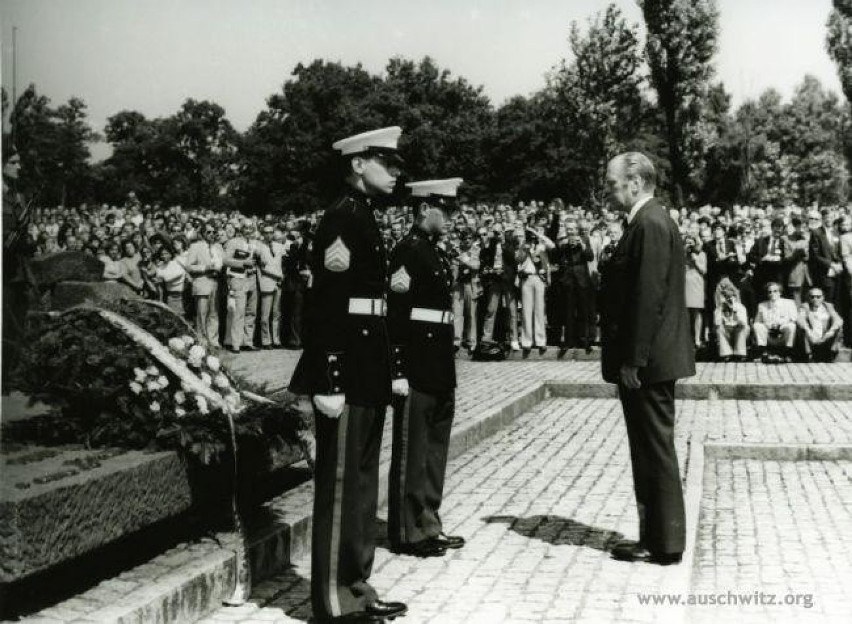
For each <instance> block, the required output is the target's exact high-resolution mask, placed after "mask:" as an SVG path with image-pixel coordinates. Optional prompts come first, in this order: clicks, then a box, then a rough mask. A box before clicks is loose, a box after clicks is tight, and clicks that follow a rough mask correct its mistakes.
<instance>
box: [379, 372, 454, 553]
mask: <svg viewBox="0 0 852 624" xmlns="http://www.w3.org/2000/svg"><path fill="white" fill-rule="evenodd" d="M455 405H456V400H455V392H452V391H451V392H450V393H448V394H445V395H442V396H436V395H432V394H426V393H424V392H420V391H418V390H415V389H414V388H411V389H410V390H409V394H408V396H407V397H394V402H393V408H394V409H393V446H392V452H391V468H390V479H389V485H388V539H389V540H390V543H391V545H392V546H394V547H398V546H400V545H403V544H414V543H416V542H420V541H422V540H425V539H428V538H430V537H435V536H437V535H438V534H440V533H441V532H442V531H443V527H442V525H441V517H440V516H439V515H438V509H439V508H440V507H441V500H442V499H443V496H444V477H445V474H446V469H447V452H448V449H449V446H450V430H451V429H452V426H453V416H454V415H455Z"/></svg>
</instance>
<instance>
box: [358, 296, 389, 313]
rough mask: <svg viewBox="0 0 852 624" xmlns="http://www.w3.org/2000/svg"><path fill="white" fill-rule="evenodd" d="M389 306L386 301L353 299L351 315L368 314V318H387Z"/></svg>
mask: <svg viewBox="0 0 852 624" xmlns="http://www.w3.org/2000/svg"><path fill="white" fill-rule="evenodd" d="M386 313H387V304H386V303H385V300H384V299H362V298H359V297H352V298H351V299H350V300H349V314H366V315H368V316H385V314H386Z"/></svg>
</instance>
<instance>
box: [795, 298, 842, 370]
mask: <svg viewBox="0 0 852 624" xmlns="http://www.w3.org/2000/svg"><path fill="white" fill-rule="evenodd" d="M799 327H801V329H802V337H803V343H804V348H805V353H806V354H807V356H808V360H809V361H814V362H833V361H834V359H835V358H836V357H837V352H838V350H839V349H840V340H841V329H842V328H843V319H842V318H840V315H839V314H838V313H837V311H836V310H835V309H834V306H833V305H832V304H831V303H829V302H827V301H826V300H825V294H824V293H823V291H822V289H821V288H817V287H813V288H811V289H810V290H809V291H808V298H807V302H806V303H804V304H803V305H802V307H801V308H799Z"/></svg>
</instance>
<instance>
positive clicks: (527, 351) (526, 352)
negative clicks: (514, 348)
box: [523, 347, 532, 359]
mask: <svg viewBox="0 0 852 624" xmlns="http://www.w3.org/2000/svg"><path fill="white" fill-rule="evenodd" d="M530 353H532V349H529V348H527V347H524V348H523V357H524V359H527V358H528V357H529V356H530Z"/></svg>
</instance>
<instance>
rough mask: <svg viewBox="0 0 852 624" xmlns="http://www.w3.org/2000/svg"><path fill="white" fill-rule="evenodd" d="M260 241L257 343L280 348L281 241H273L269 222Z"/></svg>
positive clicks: (283, 250) (263, 347)
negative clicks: (258, 337) (258, 328)
mask: <svg viewBox="0 0 852 624" xmlns="http://www.w3.org/2000/svg"><path fill="white" fill-rule="evenodd" d="M261 234H262V236H263V240H262V241H261V242H260V243H258V250H259V253H260V273H259V275H258V287H259V290H260V345H261V348H262V349H279V348H280V347H281V284H282V283H283V281H284V273H283V266H284V253H285V251H286V248H285V247H284V243H282V242H281V241H278V240H275V228H274V227H273V226H272V224H271V223H265V224H263V226H262V228H261Z"/></svg>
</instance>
